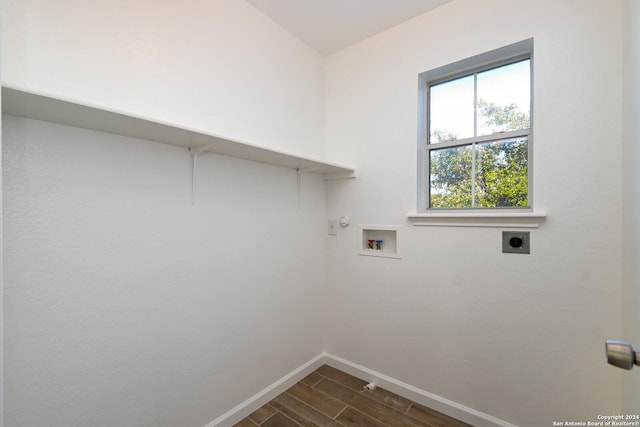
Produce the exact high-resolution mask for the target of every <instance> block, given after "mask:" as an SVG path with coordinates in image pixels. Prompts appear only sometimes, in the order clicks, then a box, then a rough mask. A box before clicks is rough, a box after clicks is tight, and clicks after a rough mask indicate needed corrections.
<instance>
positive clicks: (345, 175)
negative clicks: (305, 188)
mask: <svg viewBox="0 0 640 427" xmlns="http://www.w3.org/2000/svg"><path fill="white" fill-rule="evenodd" d="M355 177H356V171H352V172H335V173H328V174H325V176H324V179H325V181H333V180H338V179H354V178H355Z"/></svg>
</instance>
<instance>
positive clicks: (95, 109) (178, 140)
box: [2, 86, 355, 178]
mask: <svg viewBox="0 0 640 427" xmlns="http://www.w3.org/2000/svg"><path fill="white" fill-rule="evenodd" d="M2 112H3V113H4V114H10V115H13V116H18V117H26V118H31V119H36V120H43V121H47V122H53V123H58V124H63V125H69V126H75V127H79V128H84V129H92V130H97V131H101V132H107V133H113V134H116V135H122V136H127V137H132V138H139V139H145V140H149V141H155V142H159V143H163V144H169V145H175V146H178V147H185V148H197V147H202V146H206V145H210V144H213V145H211V146H210V147H209V148H207V149H206V150H205V151H206V152H210V153H215V154H220V155H223V156H230V157H235V158H239V159H244V160H250V161H254V162H260V163H266V164H270V165H275V166H281V167H285V168H290V169H298V170H299V171H301V172H302V173H308V172H316V173H320V174H323V175H325V177H327V178H333V177H353V176H355V175H354V174H355V170H354V169H353V168H352V167H349V166H344V165H339V164H335V163H329V162H325V161H321V160H314V159H309V158H306V157H301V156H296V155H294V154H290V153H285V152H282V151H278V150H273V149H270V148H267V147H262V146H259V145H255V144H250V143H246V142H242V141H238V140H234V139H232V138H227V137H224V136H220V135H215V134H212V133H209V132H206V131H201V130H198V129H191V128H188V127H184V126H180V125H177V124H175V123H169V122H163V121H159V120H155V119H151V118H147V117H142V116H138V115H132V114H127V113H125V112H122V111H115V110H112V109H107V108H102V107H100V106H96V105H89V104H86V103H82V102H77V101H74V100H70V99H63V98H61V97H57V96H50V95H46V94H41V93H35V92H29V91H26V90H23V89H17V88H12V87H7V86H3V87H2Z"/></svg>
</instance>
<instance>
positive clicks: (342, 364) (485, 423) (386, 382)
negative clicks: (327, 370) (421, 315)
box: [323, 353, 517, 427]
mask: <svg viewBox="0 0 640 427" xmlns="http://www.w3.org/2000/svg"><path fill="white" fill-rule="evenodd" d="M323 356H324V358H323V363H324V364H325V365H329V366H331V367H333V368H336V369H339V370H341V371H343V372H346V373H347V374H351V375H353V376H354V377H358V378H360V379H361V380H364V381H367V382H374V383H375V384H376V385H377V386H380V387H382V388H384V389H386V390H389V391H390V392H392V393H395V394H397V395H399V396H402V397H404V398H406V399H409V400H412V401H414V402H416V403H419V404H421V405H424V406H427V407H429V408H431V409H434V410H436V411H438V412H442V413H443V414H446V415H449V416H450V417H453V418H456V419H458V420H460V421H464V422H465V423H468V424H471V425H472V426H475V427H517V426H516V425H514V424H511V423H508V422H506V421H503V420H501V419H499V418H496V417H492V416H491V415H488V414H485V413H483V412H480V411H476V410H475V409H472V408H469V407H467V406H464V405H461V404H459V403H456V402H454V401H452V400H449V399H445V398H444V397H440V396H438V395H436V394H433V393H429V392H428V391H425V390H422V389H419V388H417V387H414V386H412V385H410V384H407V383H403V382H402V381H398V380H396V379H394V378H391V377H388V376H386V375H384V374H381V373H379V372H376V371H374V370H371V369H368V368H365V367H364V366H361V365H358V364H357V363H353V362H350V361H348V360H345V359H342V358H340V357H338V356H334V355H332V354H329V353H324V354H323Z"/></svg>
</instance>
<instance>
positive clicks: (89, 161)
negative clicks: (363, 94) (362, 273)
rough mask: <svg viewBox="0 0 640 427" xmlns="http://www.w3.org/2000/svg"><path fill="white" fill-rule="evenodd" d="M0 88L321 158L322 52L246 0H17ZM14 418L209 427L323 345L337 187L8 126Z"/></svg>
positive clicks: (44, 128) (10, 8)
mask: <svg viewBox="0 0 640 427" xmlns="http://www.w3.org/2000/svg"><path fill="white" fill-rule="evenodd" d="M2 75H3V82H4V83H5V84H10V85H14V86H19V87H26V88H29V89H33V90H36V91H45V92H50V93H53V94H57V95H61V96H64V97H70V98H76V99H79V100H83V101H86V102H90V103H94V104H102V105H105V106H107V107H110V108H115V109H118V110H125V111H130V112H133V113H137V114H143V115H147V116H151V117H154V118H158V119H162V120H167V121H171V122H177V123H181V124H184V125H186V126H191V127H196V128H202V129H206V130H210V131H212V132H216V133H221V134H226V135H228V136H230V137H232V138H236V139H247V140H250V141H252V142H255V143H257V144H264V145H269V146H270V147H272V148H276V149H283V150H290V151H295V152H296V153H298V154H301V155H309V156H317V155H322V154H323V152H324V148H323V129H322V128H323V100H322V98H323V95H324V94H323V87H324V80H323V62H322V57H321V56H320V55H319V54H317V53H316V52H315V51H313V50H311V49H310V48H308V47H306V46H305V45H303V44H302V43H301V42H300V41H298V40H297V39H295V38H294V37H293V36H291V35H290V34H289V33H287V32H286V31H284V30H282V29H281V28H280V27H278V26H276V25H275V24H274V23H273V22H271V21H270V20H268V19H267V18H266V17H264V16H263V15H262V14H260V13H259V12H257V11H256V10H255V9H253V8H252V7H250V6H248V5H247V4H246V3H245V2H243V1H237V0H216V1H207V2H201V1H197V0H193V1H186V2H185V1H183V2H160V3H158V2H151V1H135V2H130V1H124V0H122V1H120V0H116V1H113V0H110V1H104V2H99V1H92V2H82V1H72V0H65V1H58V2H53V3H52V2H48V1H41V0H27V1H23V0H20V1H5V2H3V16H2ZM4 126H5V127H4V130H3V143H4V150H5V152H4V154H5V158H4V178H5V181H4V185H3V191H4V197H5V205H4V208H5V209H4V214H5V216H4V237H5V243H4V261H5V266H4V277H5V290H4V298H5V301H4V302H5V307H4V317H5V329H4V331H5V340H6V341H5V344H6V347H5V350H6V351H5V368H6V371H5V372H6V375H5V381H4V383H5V386H6V393H5V405H4V408H5V412H4V418H5V423H6V426H7V427H14V426H15V427H18V426H19V427H25V426H43V425H46V426H56V427H57V426H60V427H62V426H65V427H67V426H86V425H92V426H100V425H103V426H115V425H117V426H142V425H153V426H171V427H173V426H185V427H186V426H195V427H201V426H203V425H205V424H207V423H209V422H210V421H212V420H213V419H215V418H217V417H219V416H220V415H222V414H223V413H225V412H226V411H228V410H230V409H231V408H233V407H234V406H236V405H237V404H239V403H240V402H242V401H244V400H245V399H248V398H249V397H250V396H252V395H254V394H255V393H257V392H258V391H260V390H262V389H264V388H265V387H266V386H268V385H269V384H272V383H273V382H274V381H276V380H279V379H280V378H282V377H283V376H284V375H286V374H288V373H289V372H291V371H292V370H293V369H295V368H298V367H299V366H300V365H302V364H303V363H305V362H307V361H309V360H310V359H311V358H313V357H315V356H317V355H318V354H319V353H320V352H321V351H322V350H323V342H322V336H323V335H322V328H321V327H322V323H321V321H320V318H319V316H320V315H321V313H320V311H319V310H320V309H321V307H322V304H321V302H322V296H323V288H322V286H323V284H324V275H325V270H324V266H325V262H326V260H325V254H326V246H325V244H326V242H325V237H324V235H325V232H326V223H325V199H324V196H325V193H324V181H323V180H322V179H321V178H320V177H318V176H315V175H306V176H305V177H304V179H303V186H302V200H301V209H300V210H299V209H298V204H297V198H296V174H295V171H293V170H289V169H283V168H277V167H271V166H266V165H261V164H258V163H252V162H247V161H240V160H235V159H230V158H224V157H219V156H215V155H204V156H202V157H200V159H199V161H198V167H199V168H198V185H197V188H198V191H197V195H196V205H195V206H192V205H191V198H190V176H191V175H190V163H189V156H188V154H187V151H186V150H185V149H181V148H176V147H172V146H165V145H161V144H155V143H150V142H146V141H138V140H130V139H126V138H122V137H117V136H113V135H107V134H100V133H96V132H90V131H86V130H81V129H74V128H67V127H62V126H56V125H51V124H46V123H42V122H35V121H30V120H24V119H17V118H13V117H10V116H7V117H5V122H4Z"/></svg>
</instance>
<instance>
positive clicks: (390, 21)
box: [247, 0, 451, 54]
mask: <svg viewBox="0 0 640 427" xmlns="http://www.w3.org/2000/svg"><path fill="white" fill-rule="evenodd" d="M247 1H248V2H249V3H251V4H252V5H253V6H255V7H256V8H257V9H258V10H260V11H261V12H262V13H264V14H265V15H267V16H269V17H270V18H271V19H273V20H274V21H275V22H277V23H278V24H280V25H281V26H282V27H284V28H286V29H287V30H288V31H290V32H291V33H293V34H294V35H295V36H297V37H298V38H300V39H301V40H302V41H304V42H305V43H307V44H308V45H309V46H311V47H313V48H314V49H316V50H317V51H319V52H321V53H324V54H328V53H332V52H335V51H337V50H340V49H342V48H345V47H347V46H350V45H352V44H354V43H357V42H359V41H361V40H364V39H366V38H367V37H370V36H372V35H374V34H377V33H379V32H381V31H384V30H386V29H388V28H391V27H393V26H395V25H398V24H400V23H401V22H404V21H406V20H408V19H411V18H413V17H415V16H418V15H421V14H423V13H425V12H427V11H429V10H431V9H434V8H436V7H438V6H440V5H442V4H444V3H447V2H449V1H451V0H247Z"/></svg>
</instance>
